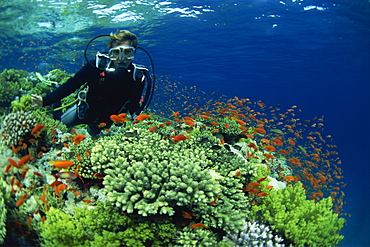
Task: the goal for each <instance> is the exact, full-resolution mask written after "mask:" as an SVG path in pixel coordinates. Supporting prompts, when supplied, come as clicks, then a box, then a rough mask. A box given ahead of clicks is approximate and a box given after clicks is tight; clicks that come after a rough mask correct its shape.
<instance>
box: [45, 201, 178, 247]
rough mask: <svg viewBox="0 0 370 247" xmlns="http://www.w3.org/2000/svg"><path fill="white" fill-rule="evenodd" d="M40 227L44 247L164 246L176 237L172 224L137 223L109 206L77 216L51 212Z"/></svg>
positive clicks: (100, 205) (82, 210)
mask: <svg viewBox="0 0 370 247" xmlns="http://www.w3.org/2000/svg"><path fill="white" fill-rule="evenodd" d="M40 224H41V226H40V230H41V232H40V235H41V240H40V242H41V245H42V246H122V245H123V246H132V247H134V246H143V247H144V246H163V244H165V243H167V242H168V241H170V239H172V238H173V236H174V234H175V226H174V224H172V223H170V222H168V220H159V221H158V222H157V223H155V222H135V220H133V219H131V218H130V217H129V216H125V215H120V214H119V213H118V212H116V211H115V210H114V208H113V207H112V206H110V205H109V204H106V203H105V204H103V203H98V204H97V206H94V207H91V206H90V207H87V206H85V207H83V208H76V209H75V214H74V215H70V214H67V213H65V212H63V211H62V210H60V209H56V208H50V210H49V211H48V212H47V213H46V220H45V222H44V223H40Z"/></svg>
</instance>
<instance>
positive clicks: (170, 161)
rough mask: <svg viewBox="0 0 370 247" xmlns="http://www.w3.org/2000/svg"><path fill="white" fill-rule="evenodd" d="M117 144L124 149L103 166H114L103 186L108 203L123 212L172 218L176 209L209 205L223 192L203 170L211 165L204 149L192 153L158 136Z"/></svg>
mask: <svg viewBox="0 0 370 247" xmlns="http://www.w3.org/2000/svg"><path fill="white" fill-rule="evenodd" d="M122 138H123V137H122ZM116 145H117V146H119V147H120V148H121V150H120V151H119V152H118V151H117V149H114V150H113V152H116V153H117V155H115V156H114V157H115V159H114V160H111V161H110V162H111V163H108V164H106V165H105V164H103V166H107V167H112V168H110V169H106V170H104V172H105V173H106V174H107V175H106V176H105V177H104V181H103V184H104V185H105V188H104V191H106V193H107V197H108V200H110V201H111V202H114V203H116V206H118V207H122V209H123V210H124V211H128V212H129V213H130V212H133V211H134V210H138V213H139V214H141V215H150V214H168V215H173V214H174V209H173V207H174V206H187V205H189V206H191V205H197V204H202V203H207V202H210V201H212V199H213V198H214V197H215V196H217V193H218V192H219V191H220V185H219V184H218V183H217V181H215V180H214V179H213V178H212V176H211V174H210V172H209V171H208V170H203V169H202V165H204V164H206V163H210V162H209V161H208V160H206V156H205V155H204V153H203V152H202V150H198V149H194V150H192V151H191V152H190V151H189V150H187V149H182V148H181V145H177V144H170V143H169V140H163V139H162V138H161V136H160V135H158V134H156V133H153V134H146V133H145V134H140V133H139V137H138V138H136V141H135V142H134V143H130V142H125V143H122V142H121V143H117V144H116ZM101 148H102V149H104V148H103V147H101ZM93 151H94V149H93ZM108 152H111V151H108ZM92 155H93V154H92ZM108 157H109V155H108ZM92 159H93V157H92ZM101 166H102V165H101ZM123 170H124V171H126V172H125V173H122V171H123Z"/></svg>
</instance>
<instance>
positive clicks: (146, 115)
mask: <svg viewBox="0 0 370 247" xmlns="http://www.w3.org/2000/svg"><path fill="white" fill-rule="evenodd" d="M148 118H151V116H150V115H148V114H140V115H139V116H137V117H136V118H135V119H134V120H135V121H138V122H141V121H144V120H145V119H148Z"/></svg>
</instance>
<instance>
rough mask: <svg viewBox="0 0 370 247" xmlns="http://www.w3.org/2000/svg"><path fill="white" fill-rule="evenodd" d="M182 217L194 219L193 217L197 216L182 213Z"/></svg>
mask: <svg viewBox="0 0 370 247" xmlns="http://www.w3.org/2000/svg"><path fill="white" fill-rule="evenodd" d="M181 215H182V217H184V218H186V219H192V218H193V216H195V214H191V213H188V212H185V211H182V212H181Z"/></svg>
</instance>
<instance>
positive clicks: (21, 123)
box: [1, 110, 39, 146]
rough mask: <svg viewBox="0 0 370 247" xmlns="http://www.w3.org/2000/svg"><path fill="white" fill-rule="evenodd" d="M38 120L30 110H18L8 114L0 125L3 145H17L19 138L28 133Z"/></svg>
mask: <svg viewBox="0 0 370 247" xmlns="http://www.w3.org/2000/svg"><path fill="white" fill-rule="evenodd" d="M38 122H39V119H37V118H36V117H35V116H34V115H33V114H32V112H31V111H28V112H25V111H23V110H20V111H17V112H13V113H10V114H8V115H7V116H6V117H5V118H4V121H3V123H2V125H1V135H3V140H4V143H5V145H7V146H10V145H18V142H19V140H21V139H22V138H23V137H24V136H25V135H27V134H28V133H30V132H31V130H32V128H33V127H34V126H36V124H38Z"/></svg>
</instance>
